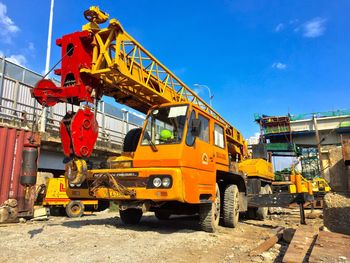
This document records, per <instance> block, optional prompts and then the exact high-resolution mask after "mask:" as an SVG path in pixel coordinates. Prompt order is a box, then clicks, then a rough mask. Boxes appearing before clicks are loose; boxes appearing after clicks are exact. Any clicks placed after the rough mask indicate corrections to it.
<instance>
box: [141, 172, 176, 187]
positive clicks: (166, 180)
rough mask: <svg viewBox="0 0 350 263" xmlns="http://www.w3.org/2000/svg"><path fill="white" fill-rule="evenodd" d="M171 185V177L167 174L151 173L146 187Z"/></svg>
mask: <svg viewBox="0 0 350 263" xmlns="http://www.w3.org/2000/svg"><path fill="white" fill-rule="evenodd" d="M172 185H173V179H172V178H171V175H168V174H164V175H163V174H159V175H158V174H155V175H151V176H150V177H149V179H148V182H147V188H159V189H165V188H171V187H172Z"/></svg>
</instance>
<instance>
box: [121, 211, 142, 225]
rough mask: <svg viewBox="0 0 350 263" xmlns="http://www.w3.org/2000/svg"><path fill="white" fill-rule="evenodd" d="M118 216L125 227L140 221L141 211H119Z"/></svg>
mask: <svg viewBox="0 0 350 263" xmlns="http://www.w3.org/2000/svg"><path fill="white" fill-rule="evenodd" d="M119 215H120V219H121V220H122V222H123V223H124V224H125V225H136V224H138V223H139V222H140V220H141V217H142V210H141V209H137V208H129V209H126V210H119Z"/></svg>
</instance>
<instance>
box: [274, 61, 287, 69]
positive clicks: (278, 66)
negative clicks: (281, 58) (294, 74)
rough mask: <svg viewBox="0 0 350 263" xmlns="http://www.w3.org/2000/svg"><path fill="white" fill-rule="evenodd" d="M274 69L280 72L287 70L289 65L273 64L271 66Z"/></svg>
mask: <svg viewBox="0 0 350 263" xmlns="http://www.w3.org/2000/svg"><path fill="white" fill-rule="evenodd" d="M271 67H272V68H276V69H279V70H284V69H286V68H287V64H284V63H282V62H275V63H273V64H272V66H271Z"/></svg>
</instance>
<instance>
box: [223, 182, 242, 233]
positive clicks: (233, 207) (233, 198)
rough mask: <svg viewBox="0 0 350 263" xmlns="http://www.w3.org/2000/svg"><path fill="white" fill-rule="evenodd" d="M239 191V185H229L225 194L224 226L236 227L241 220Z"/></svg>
mask: <svg viewBox="0 0 350 263" xmlns="http://www.w3.org/2000/svg"><path fill="white" fill-rule="evenodd" d="M238 198H239V191H238V187H237V185H234V184H231V185H228V186H227V187H226V189H225V193H224V204H223V206H224V207H223V217H224V218H223V220H224V226H226V227H236V226H237V224H238V219H239V199H238Z"/></svg>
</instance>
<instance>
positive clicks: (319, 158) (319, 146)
mask: <svg viewBox="0 0 350 263" xmlns="http://www.w3.org/2000/svg"><path fill="white" fill-rule="evenodd" d="M313 121H314V127H315V135H316V143H317V151H318V160H319V162H320V170H321V171H320V175H321V177H322V178H324V174H323V163H322V158H321V155H322V154H321V140H320V133H319V132H318V125H317V119H316V115H314V116H313Z"/></svg>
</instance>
